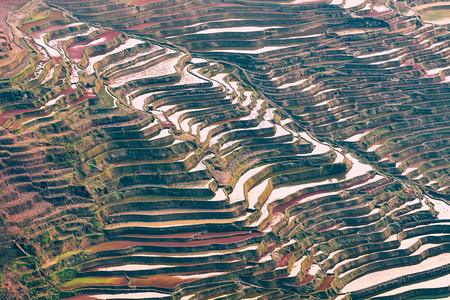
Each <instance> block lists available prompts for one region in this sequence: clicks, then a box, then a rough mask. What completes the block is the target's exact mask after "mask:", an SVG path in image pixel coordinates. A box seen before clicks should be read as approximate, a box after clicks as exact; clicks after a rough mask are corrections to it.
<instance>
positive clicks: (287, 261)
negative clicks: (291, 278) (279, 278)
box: [278, 252, 292, 268]
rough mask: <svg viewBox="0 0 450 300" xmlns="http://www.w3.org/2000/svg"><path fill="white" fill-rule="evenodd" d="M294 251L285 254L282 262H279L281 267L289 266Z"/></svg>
mask: <svg viewBox="0 0 450 300" xmlns="http://www.w3.org/2000/svg"><path fill="white" fill-rule="evenodd" d="M291 256H292V253H291V252H289V253H288V254H286V255H285V256H283V258H282V259H281V261H280V263H279V264H278V267H279V268H285V267H287V265H288V263H289V260H290V259H291Z"/></svg>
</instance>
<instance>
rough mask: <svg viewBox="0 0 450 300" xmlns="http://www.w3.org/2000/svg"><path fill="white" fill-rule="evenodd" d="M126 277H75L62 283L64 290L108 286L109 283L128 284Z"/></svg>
mask: <svg viewBox="0 0 450 300" xmlns="http://www.w3.org/2000/svg"><path fill="white" fill-rule="evenodd" d="M127 282H128V281H127V280H126V279H125V277H122V276H116V277H81V278H75V279H73V280H71V281H68V282H66V283H64V284H62V285H61V288H62V289H63V290H71V289H77V288H82V287H86V286H108V285H116V286H117V285H126V284H127Z"/></svg>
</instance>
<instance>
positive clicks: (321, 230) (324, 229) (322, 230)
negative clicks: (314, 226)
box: [316, 224, 336, 232]
mask: <svg viewBox="0 0 450 300" xmlns="http://www.w3.org/2000/svg"><path fill="white" fill-rule="evenodd" d="M335 226H336V224H333V225H330V226H327V227H324V228H320V229H319V230H316V232H324V231H327V230H330V229H331V228H333V227H335Z"/></svg>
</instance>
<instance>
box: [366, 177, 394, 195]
mask: <svg viewBox="0 0 450 300" xmlns="http://www.w3.org/2000/svg"><path fill="white" fill-rule="evenodd" d="M392 182H393V180H392V179H389V181H388V182H386V183H383V184H382V185H377V186H374V187H372V188H370V189H367V190H363V191H361V192H363V193H368V192H371V191H373V190H375V189H377V188H379V187H383V186H385V185H388V184H391V183H392Z"/></svg>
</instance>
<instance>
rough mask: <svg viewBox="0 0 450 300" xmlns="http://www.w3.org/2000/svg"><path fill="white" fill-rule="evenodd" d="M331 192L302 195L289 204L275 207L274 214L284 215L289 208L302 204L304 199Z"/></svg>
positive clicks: (324, 191)
mask: <svg viewBox="0 0 450 300" xmlns="http://www.w3.org/2000/svg"><path fill="white" fill-rule="evenodd" d="M329 191H330V190H323V191H317V192H312V193H308V194H304V195H301V196H300V197H297V198H294V199H292V200H291V201H288V202H286V203H284V204H281V205H278V206H277V207H275V208H274V209H273V211H272V212H273V213H274V214H275V213H284V211H285V210H286V209H287V208H288V207H291V206H293V205H295V204H298V203H300V202H301V201H302V200H303V199H305V198H308V197H311V196H314V195H318V194H323V193H327V192H329Z"/></svg>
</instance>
